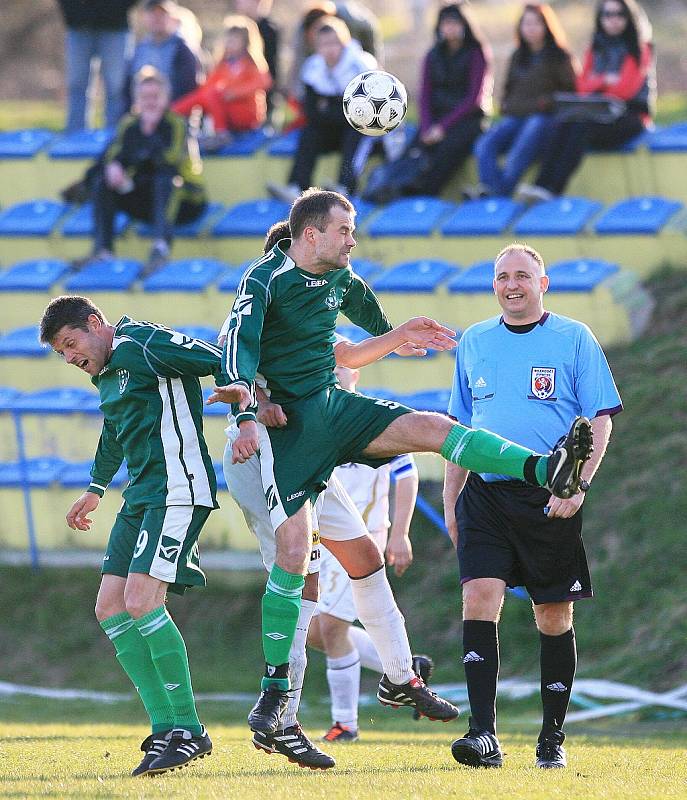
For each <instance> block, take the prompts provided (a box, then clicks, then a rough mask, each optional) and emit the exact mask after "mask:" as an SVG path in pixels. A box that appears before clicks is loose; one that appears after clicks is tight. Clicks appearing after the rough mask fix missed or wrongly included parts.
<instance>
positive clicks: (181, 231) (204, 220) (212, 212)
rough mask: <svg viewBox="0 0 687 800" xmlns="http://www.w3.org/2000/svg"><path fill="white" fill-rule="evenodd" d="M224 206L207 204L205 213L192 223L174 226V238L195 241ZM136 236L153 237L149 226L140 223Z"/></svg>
mask: <svg viewBox="0 0 687 800" xmlns="http://www.w3.org/2000/svg"><path fill="white" fill-rule="evenodd" d="M223 208H224V206H223V205H222V203H208V204H207V207H206V208H205V211H203V213H202V214H201V215H200V216H199V217H198V219H197V220H194V221H193V222H184V223H182V224H181V225H175V226H174V236H175V237H176V238H177V239H195V238H196V237H197V236H200V235H201V234H202V233H205V230H206V228H209V227H210V223H211V222H212V221H214V219H215V218H216V217H218V216H219V214H220V212H221V211H222V209H223ZM137 230H138V235H139V236H144V237H146V238H147V239H150V238H151V237H152V235H153V229H152V227H151V226H150V225H148V224H147V223H145V222H142V223H140V224H139V226H138V229H137Z"/></svg>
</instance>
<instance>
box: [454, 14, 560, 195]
mask: <svg viewBox="0 0 687 800" xmlns="http://www.w3.org/2000/svg"><path fill="white" fill-rule="evenodd" d="M516 41H517V48H516V50H515V52H514V53H513V55H512V56H511V59H510V64H509V67H508V75H507V78H506V83H505V88H504V92H503V100H502V102H501V114H502V117H501V119H500V120H499V121H498V122H496V123H494V124H493V125H492V126H491V128H489V130H488V131H487V132H486V133H484V134H483V135H482V136H480V137H479V139H478V140H477V142H476V143H475V149H474V152H475V157H476V159H477V170H478V173H479V180H480V183H479V184H478V185H477V186H475V187H471V188H468V189H466V191H465V192H464V194H465V196H466V197H468V198H471V199H476V198H478V197H487V196H489V195H499V196H503V197H508V196H510V195H511V194H512V192H513V189H515V186H516V184H517V182H518V180H519V179H520V177H521V175H522V174H523V173H524V172H525V170H526V169H527V168H528V167H529V166H530V164H532V163H533V162H534V161H535V160H536V159H537V158H538V157H540V155H541V153H542V152H543V151H544V149H545V145H546V142H547V138H548V134H549V131H550V129H551V121H552V113H553V106H554V100H553V95H554V92H573V91H575V69H574V66H573V61H572V58H571V55H570V52H569V51H568V47H567V44H566V41H565V35H564V33H563V30H562V28H561V26H560V23H559V21H558V18H557V17H556V14H555V12H554V10H553V9H552V8H551V6H550V5H549V4H548V3H528V4H527V5H526V6H525V8H524V11H523V13H522V14H521V16H520V20H519V22H518V25H517V29H516ZM504 154H505V159H504V163H503V166H501V165H500V164H499V156H503V155H504Z"/></svg>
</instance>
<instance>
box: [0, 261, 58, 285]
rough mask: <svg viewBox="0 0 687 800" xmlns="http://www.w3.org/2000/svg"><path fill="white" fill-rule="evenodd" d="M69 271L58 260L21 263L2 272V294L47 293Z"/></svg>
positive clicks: (0, 274) (0, 278)
mask: <svg viewBox="0 0 687 800" xmlns="http://www.w3.org/2000/svg"><path fill="white" fill-rule="evenodd" d="M68 269H69V267H68V266H67V263H66V262H65V261H60V260H59V259H57V258H34V259H31V260H30V261H20V262H19V263H18V264H13V265H12V266H11V267H10V268H9V269H5V270H3V271H2V272H0V292H46V291H47V290H48V289H50V287H51V286H52V285H53V284H54V283H56V282H57V281H58V280H59V279H60V278H61V277H62V276H63V275H64V273H65V272H67V270H68Z"/></svg>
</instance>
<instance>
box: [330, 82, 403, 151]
mask: <svg viewBox="0 0 687 800" xmlns="http://www.w3.org/2000/svg"><path fill="white" fill-rule="evenodd" d="M343 111H344V115H345V116H346V119H347V120H348V122H349V124H350V125H351V127H353V128H355V130H357V131H358V132H360V133H364V134H365V135H366V136H383V135H384V134H385V133H389V131H392V130H393V129H394V128H396V127H398V125H400V124H401V122H402V121H403V118H404V117H405V115H406V111H408V93H407V92H406V87H405V86H404V85H403V84H402V83H401V81H399V79H398V78H396V77H395V76H394V75H390V74H389V73H388V72H382V70H371V71H370V72H363V73H361V74H360V75H356V77H355V78H353V80H352V81H351V82H350V83H349V84H348V86H347V87H346V89H345V90H344V94H343Z"/></svg>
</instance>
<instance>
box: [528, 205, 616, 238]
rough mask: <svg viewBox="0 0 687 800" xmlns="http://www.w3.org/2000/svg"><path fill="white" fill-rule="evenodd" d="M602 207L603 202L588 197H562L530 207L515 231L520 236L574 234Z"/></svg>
mask: <svg viewBox="0 0 687 800" xmlns="http://www.w3.org/2000/svg"><path fill="white" fill-rule="evenodd" d="M601 207H602V206H601V203H599V202H597V201H596V200H588V199H587V198H586V197H560V198H557V199H556V200H549V201H548V202H546V203H539V204H538V205H536V206H533V207H532V208H530V209H529V210H528V211H526V212H525V213H524V214H523V215H522V216H521V217H520V219H519V220H518V221H517V222H516V223H515V226H514V227H513V231H514V232H515V233H516V234H517V235H518V236H523V235H525V236H572V235H574V234H576V233H579V232H580V231H581V230H582V229H583V228H584V227H585V225H586V224H587V223H588V222H589V220H590V219H591V218H592V217H593V216H594V214H596V213H597V211H599V209H600V208H601Z"/></svg>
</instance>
